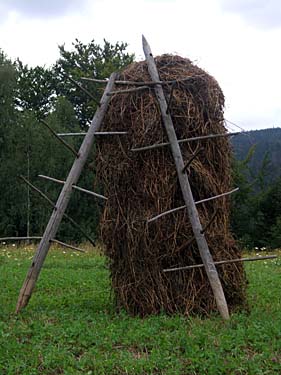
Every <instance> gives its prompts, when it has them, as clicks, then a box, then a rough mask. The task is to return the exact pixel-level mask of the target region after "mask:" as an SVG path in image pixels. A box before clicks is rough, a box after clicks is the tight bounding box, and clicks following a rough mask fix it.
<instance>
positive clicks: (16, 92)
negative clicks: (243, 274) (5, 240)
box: [0, 40, 281, 249]
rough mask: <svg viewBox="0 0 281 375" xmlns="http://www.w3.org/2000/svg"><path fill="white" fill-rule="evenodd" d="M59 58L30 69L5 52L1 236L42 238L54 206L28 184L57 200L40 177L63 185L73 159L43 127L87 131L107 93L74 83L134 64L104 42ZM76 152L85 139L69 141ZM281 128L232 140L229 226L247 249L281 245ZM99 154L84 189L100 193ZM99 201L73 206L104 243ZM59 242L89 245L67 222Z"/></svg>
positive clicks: (0, 68) (119, 47) (1, 70)
mask: <svg viewBox="0 0 281 375" xmlns="http://www.w3.org/2000/svg"><path fill="white" fill-rule="evenodd" d="M59 52H60V58H59V59H58V60H57V61H56V62H55V63H54V64H53V65H52V66H51V67H44V66H36V67H29V66H27V65H25V64H24V62H22V61H20V60H19V59H17V60H16V61H12V60H11V59H9V57H8V56H6V54H5V51H1V50H0V102H1V106H0V185H1V196H0V209H1V217H0V235H1V237H6V236H40V235H42V233H43V231H44V228H45V225H46V223H47V220H48V218H49V215H50V213H51V211H52V207H51V206H50V205H49V204H48V202H46V201H44V199H43V198H42V197H41V196H40V195H38V194H37V193H36V192H35V191H34V190H33V189H31V188H30V187H29V186H28V185H26V183H25V182H24V181H23V179H22V178H21V176H23V177H25V178H27V179H28V180H29V181H31V182H32V183H33V184H34V185H35V186H36V187H37V188H39V189H40V190H41V191H42V192H43V193H45V194H46V195H47V196H48V197H49V198H50V199H51V200H53V201H56V198H57V196H58V193H59V191H60V188H61V186H60V185H57V184H55V183H54V182H51V181H46V180H43V179H42V178H40V177H38V175H39V174H41V175H47V176H51V177H54V178H57V179H60V180H65V178H66V176H67V174H68V171H69V169H70V166H71V164H72V161H73V156H72V154H71V152H70V150H69V149H66V148H65V147H63V146H62V145H61V144H59V143H58V140H57V139H56V138H54V137H53V136H52V134H51V133H50V132H49V130H48V129H47V128H46V125H44V123H47V124H48V125H49V126H50V127H51V128H52V129H53V130H54V131H56V132H61V133H63V132H80V131H85V130H86V129H87V126H88V124H89V121H90V119H91V118H92V116H93V114H94V112H95V109H96V106H97V102H98V100H99V98H100V96H101V93H102V89H103V87H101V86H100V85H99V84H93V83H91V82H87V81H83V87H85V89H86V90H88V91H90V92H91V96H88V95H87V93H85V92H82V91H78V90H77V87H75V85H74V83H73V80H75V81H79V80H80V79H81V78H82V77H93V76H94V77H95V78H98V79H105V78H108V77H109V75H110V73H111V72H113V71H118V70H120V69H122V68H123V67H125V66H126V65H128V64H129V63H131V62H133V61H134V58H135V57H134V55H132V54H129V53H128V52H127V45H126V43H117V44H115V45H113V44H111V43H109V42H108V41H106V40H105V41H104V43H103V45H99V44H96V43H95V41H94V40H93V41H91V42H90V43H86V44H84V43H82V42H81V41H79V40H75V41H74V43H73V48H72V49H71V50H67V49H66V48H65V47H64V46H60V47H59ZM67 142H68V143H70V144H71V145H72V146H73V148H74V149H78V148H79V145H80V143H81V138H80V137H73V138H70V137H68V138H67ZM280 143H281V129H280V128H272V129H265V130H259V131H251V132H249V133H247V134H241V135H239V136H237V137H233V138H232V145H233V186H238V187H239V188H240V190H239V192H238V193H237V194H235V195H233V198H232V213H231V226H232V231H233V233H234V235H235V237H236V238H237V239H238V240H239V241H240V242H241V244H242V245H243V246H244V247H247V248H249V249H252V248H254V247H259V248H263V247H269V248H276V247H280V246H281V177H280V176H281V164H280V163H279V160H280V157H281V147H280ZM94 153H95V150H94V149H93V150H92V156H91V158H90V160H89V162H88V164H87V167H86V168H85V171H84V173H83V175H82V177H81V178H80V181H79V185H80V186H81V187H84V188H86V189H89V190H92V189H93V188H94V189H95V191H96V192H102V191H101V190H102V189H101V187H99V186H97V184H96V183H95V165H94V163H93V159H94ZM101 209H102V204H101V203H100V201H96V200H95V199H93V197H91V196H88V195H85V194H83V193H81V192H75V193H74V194H73V196H72V199H71V204H70V206H69V208H68V212H67V213H68V215H69V216H70V217H73V218H74V219H75V221H76V222H78V223H79V224H80V225H81V226H82V227H83V228H84V229H85V230H86V231H87V233H88V234H89V235H90V236H92V237H93V238H98V221H99V215H100V212H101ZM58 238H59V239H61V240H65V241H69V242H72V243H80V242H82V241H84V237H83V236H82V235H81V233H80V232H79V231H78V230H77V229H76V228H74V227H73V226H72V225H71V223H69V222H68V221H65V220H64V221H63V222H62V224H61V226H60V230H59V233H58Z"/></svg>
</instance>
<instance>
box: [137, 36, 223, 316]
mask: <svg viewBox="0 0 281 375" xmlns="http://www.w3.org/2000/svg"><path fill="white" fill-rule="evenodd" d="M142 43H143V50H144V54H145V57H146V61H147V65H148V71H149V74H150V76H151V79H152V81H160V78H159V74H158V70H157V67H156V64H155V61H154V58H153V55H152V52H151V49H150V46H149V44H148V43H147V41H146V39H145V38H144V36H143V37H142ZM154 90H155V94H156V97H157V100H158V103H159V106H160V110H161V114H162V120H163V123H164V126H165V129H166V132H167V136H168V139H169V143H170V145H171V150H172V154H173V157H174V161H175V165H176V169H177V173H178V179H179V182H180V186H181V190H182V195H183V199H184V201H185V205H186V207H187V212H188V216H189V219H190V222H191V225H192V229H193V232H194V236H195V238H196V242H197V244H198V248H199V252H200V255H201V258H202V260H203V263H204V266H205V269H206V273H207V276H208V278H209V281H210V284H211V287H212V290H213V293H214V297H215V300H216V303H217V307H218V310H219V312H220V314H221V316H222V318H223V319H229V312H228V306H227V303H226V299H225V296H224V292H223V288H222V285H221V282H220V279H219V276H218V273H217V270H216V267H215V265H214V261H213V258H212V255H211V253H210V250H209V247H208V244H207V241H206V238H205V236H204V233H202V225H201V223H200V219H199V215H198V211H197V209H196V206H195V202H194V199H193V195H192V191H191V188H190V184H189V180H188V177H187V174H186V173H182V170H183V168H184V161H183V158H182V154H181V150H180V146H179V143H178V140H177V136H176V132H175V129H174V125H173V121H172V118H171V116H170V114H169V113H167V102H166V99H165V95H164V92H163V88H162V86H161V85H156V86H155V88H154Z"/></svg>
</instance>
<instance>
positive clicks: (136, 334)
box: [0, 244, 281, 375]
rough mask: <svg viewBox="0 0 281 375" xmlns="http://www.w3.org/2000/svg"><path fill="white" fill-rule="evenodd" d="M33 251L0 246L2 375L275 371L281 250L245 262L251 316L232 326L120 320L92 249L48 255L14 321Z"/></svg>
mask: <svg viewBox="0 0 281 375" xmlns="http://www.w3.org/2000/svg"><path fill="white" fill-rule="evenodd" d="M33 253H34V247H32V246H25V247H24V246H21V247H17V246H12V245H9V246H8V245H7V244H2V245H1V246H0V275H1V280H2V288H1V290H0V302H1V310H0V374H1V375H2V374H3V375H8V374H9V375H17V374H19V375H33V374H34V375H35V374H36V375H37V374H45V375H51V374H54V375H55V374H67V375H71V374H88V375H90V374H98V375H100V374H101V375H102V374H106V375H111V374H118V375H121V374H122V375H123V374H141V375H144V374H163V375H164V374H165V375H189V374H198V375H199V374H200V375H202V374H208V375H219V374H234V375H238V374H253V375H258V374H280V373H281V297H280V281H281V252H280V251H277V253H278V254H279V257H278V259H276V260H270V261H260V262H253V263H248V264H245V266H246V271H247V276H248V279H249V288H248V301H249V305H250V312H248V313H246V312H240V313H238V312H237V313H235V314H233V315H232V317H231V320H230V321H229V322H224V321H222V320H221V318H220V316H218V315H213V316H211V317H209V318H204V319H202V318H199V317H183V316H172V317H168V316H166V315H164V314H163V315H160V316H152V317H149V318H147V319H141V318H133V317H130V316H128V315H127V314H126V313H125V312H121V313H120V314H117V313H116V312H115V309H114V303H113V298H112V296H111V293H110V280H109V274H108V270H107V267H106V262H105V258H104V257H103V256H102V255H100V252H99V251H97V249H95V250H90V249H88V250H87V252H86V253H85V254H84V253H78V252H73V251H71V250H64V249H62V248H55V249H53V250H51V251H50V253H49V254H48V257H47V260H46V263H45V266H44V268H43V270H42V273H41V276H40V279H39V281H38V284H37V286H36V289H35V292H34V294H33V296H32V298H31V300H30V303H29V305H28V306H27V308H26V309H25V310H24V311H23V312H22V313H21V314H20V315H15V313H14V311H15V305H16V301H17V296H18V293H19V289H20V287H21V285H22V282H23V280H24V277H25V275H26V272H27V270H28V267H29V265H30V263H31V259H32V256H33ZM259 254H260V255H264V252H260V253H259ZM247 255H249V254H247ZM250 255H253V256H254V255H255V256H256V252H255V253H252V254H250Z"/></svg>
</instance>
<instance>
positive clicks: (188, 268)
mask: <svg viewBox="0 0 281 375" xmlns="http://www.w3.org/2000/svg"><path fill="white" fill-rule="evenodd" d="M276 258H277V255H267V256H261V257H252V258H238V259H229V260H220V261H218V262H214V264H215V265H221V264H229V263H239V262H255V261H257V260H266V259H276ZM202 267H204V264H193V265H191V266H185V267H175V268H167V269H164V270H163V272H174V271H184V270H192V269H194V268H202Z"/></svg>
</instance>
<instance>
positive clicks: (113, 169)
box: [97, 55, 246, 316]
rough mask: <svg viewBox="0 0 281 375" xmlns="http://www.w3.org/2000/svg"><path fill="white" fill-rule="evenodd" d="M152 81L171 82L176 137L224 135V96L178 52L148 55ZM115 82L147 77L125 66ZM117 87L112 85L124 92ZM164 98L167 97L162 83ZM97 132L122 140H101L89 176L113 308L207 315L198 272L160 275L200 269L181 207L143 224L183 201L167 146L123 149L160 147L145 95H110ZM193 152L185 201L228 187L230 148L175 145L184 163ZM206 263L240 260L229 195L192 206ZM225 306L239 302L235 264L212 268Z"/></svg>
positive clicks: (162, 138) (220, 142)
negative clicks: (99, 191) (101, 200)
mask: <svg viewBox="0 0 281 375" xmlns="http://www.w3.org/2000/svg"><path fill="white" fill-rule="evenodd" d="M156 63H157V67H158V70H159V74H160V79H161V80H162V81H170V80H180V79H183V78H186V77H191V79H190V80H188V81H184V82H177V83H176V85H175V87H174V90H173V96H172V101H171V106H170V112H171V115H172V118H173V122H174V126H175V130H176V133H177V137H178V139H183V138H190V137H196V136H201V135H208V134H210V133H212V134H215V133H225V132H226V130H225V127H224V120H223V106H224V96H223V93H222V91H221V89H220V87H219V86H218V84H217V82H216V81H215V79H214V78H213V77H211V76H210V75H208V74H207V73H205V72H204V71H203V70H202V69H200V68H198V67H197V66H195V65H194V64H193V63H192V62H191V61H190V60H188V59H184V58H181V57H179V56H171V55H163V56H161V57H158V58H156ZM120 79H121V80H130V81H150V77H149V74H148V71H147V65H146V63H145V62H140V63H133V64H132V65H130V66H129V67H128V68H127V69H126V70H124V71H123V72H122V73H121V74H120ZM131 87H132V86H128V87H121V88H120V86H119V87H118V89H120V90H121V89H125V88H131ZM163 88H164V92H165V95H166V97H167V100H169V96H170V95H169V94H170V92H171V85H165V86H164V87H163ZM103 130H104V131H113V130H122V131H127V132H128V135H127V136H121V137H116V136H115V137H103V138H102V139H100V140H99V142H98V146H97V176H98V179H99V181H100V183H101V184H102V185H103V187H104V194H105V195H106V196H107V197H109V199H108V201H107V203H106V206H105V208H104V212H103V216H102V220H101V237H102V241H103V243H104V245H105V248H106V255H107V256H108V257H109V259H110V269H111V277H112V287H113V290H114V292H115V297H116V303H117V307H118V308H125V309H126V310H127V311H128V312H129V313H131V314H133V315H141V316H145V315H148V314H155V313H159V312H161V311H165V312H167V313H175V312H180V313H184V314H190V313H199V314H209V313H210V312H211V311H214V310H216V305H215V300H214V297H213V293H212V290H211V287H210V285H209V281H208V279H207V276H206V273H205V270H204V269H193V270H188V271H179V272H170V273H163V272H162V270H163V269H165V268H170V267H174V266H185V265H192V264H198V263H202V260H201V258H200V255H199V252H198V248H197V245H196V242H195V241H194V240H193V233H192V229H191V226H190V223H189V219H188V216H187V213H186V210H181V211H178V212H176V213H173V214H169V215H166V216H163V217H162V218H160V219H159V220H157V221H155V222H152V223H149V224H148V223H147V219H148V218H151V217H153V216H155V215H157V214H159V213H162V212H164V211H167V210H170V209H172V208H175V207H178V206H181V205H183V204H184V201H183V199H182V194H181V190H180V187H179V183H178V179H177V174H176V169H175V165H174V161H173V158H172V156H171V152H170V149H169V147H162V148H159V149H155V150H149V151H144V152H132V151H131V149H132V148H136V147H142V146H147V145H151V144H154V143H162V142H167V138H166V134H165V130H164V128H163V125H162V121H161V114H160V110H159V107H158V104H157V100H156V98H155V94H154V91H153V89H150V90H145V91H136V92H135V93H133V94H132V93H128V94H119V95H115V96H114V97H113V98H112V101H111V105H110V108H109V111H108V113H107V116H106V118H105V121H104V125H103ZM201 147H202V148H203V151H202V152H201V153H200V154H199V155H198V157H196V159H195V160H194V161H193V162H192V164H191V166H190V167H189V171H188V173H189V178H190V183H191V187H192V191H193V194H194V199H195V200H200V199H204V198H206V197H210V196H214V195H217V194H221V193H224V192H226V191H229V190H230V188H231V179H230V175H231V173H230V145H229V141H228V139H227V137H225V138H216V139H212V140H204V141H194V142H190V143H184V144H182V145H181V150H182V154H183V158H184V160H186V161H187V160H189V159H190V157H191V155H192V154H193V153H195V152H196V151H197V150H198V149H199V148H201ZM197 207H198V211H199V215H200V220H201V223H202V225H203V227H204V226H206V225H207V224H208V222H209V221H210V219H211V218H212V217H213V215H215V213H216V215H215V219H214V221H213V222H212V224H211V225H210V226H209V227H208V229H207V230H206V238H207V242H208V244H209V247H210V251H211V253H212V255H213V257H214V260H227V259H234V258H238V257H240V250H239V248H238V247H237V246H236V244H235V242H234V240H233V237H232V235H231V233H230V232H229V198H228V197H223V198H220V199H217V200H212V201H210V202H207V203H204V204H200V205H198V206H197ZM218 272H219V276H220V279H221V281H222V285H223V288H224V292H225V295H226V299H227V302H228V304H229V307H230V309H234V308H237V307H241V306H243V304H244V302H245V285H246V279H245V274H244V270H243V265H242V264H238V263H236V264H226V265H223V266H218Z"/></svg>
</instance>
